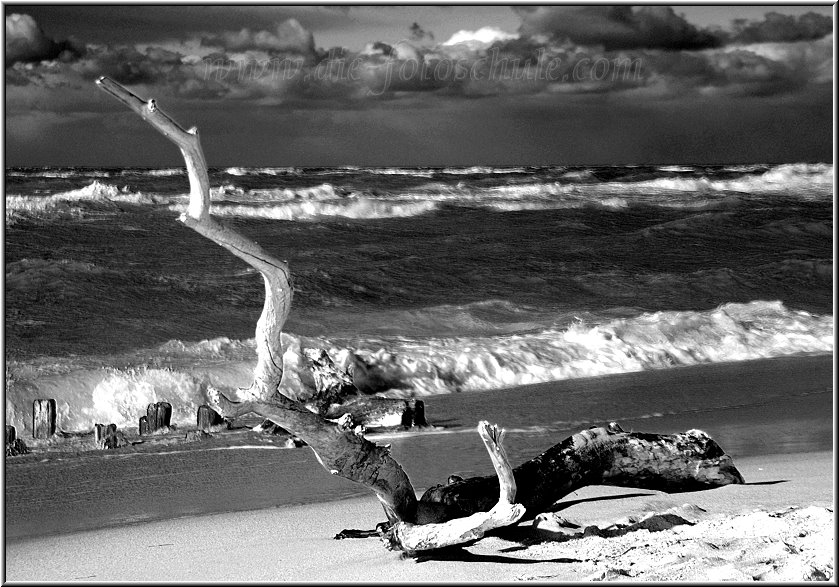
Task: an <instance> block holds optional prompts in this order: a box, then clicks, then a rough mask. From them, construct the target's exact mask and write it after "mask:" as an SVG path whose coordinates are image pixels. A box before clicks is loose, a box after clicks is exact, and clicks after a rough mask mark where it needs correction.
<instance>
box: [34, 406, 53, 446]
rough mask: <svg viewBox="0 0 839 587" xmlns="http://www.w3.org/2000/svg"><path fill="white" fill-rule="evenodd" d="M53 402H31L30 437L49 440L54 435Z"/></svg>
mask: <svg viewBox="0 0 839 587" xmlns="http://www.w3.org/2000/svg"><path fill="white" fill-rule="evenodd" d="M55 418H56V413H55V400H54V399H36V400H35V401H34V402H32V437H33V438H51V437H52V436H53V435H54V434H55Z"/></svg>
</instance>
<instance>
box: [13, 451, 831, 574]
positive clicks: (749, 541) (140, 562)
mask: <svg viewBox="0 0 839 587" xmlns="http://www.w3.org/2000/svg"><path fill="white" fill-rule="evenodd" d="M832 461H833V459H832V455H831V454H830V453H825V452H821V453H810V454H786V455H771V456H764V457H750V458H745V459H742V460H740V461H738V462H737V465H738V466H739V468H740V470H741V472H742V473H743V475H744V477H745V479H746V481H747V483H746V485H739V486H728V487H723V488H720V489H715V490H710V491H701V492H692V493H681V494H674V495H668V494H664V493H659V492H655V491H647V490H644V491H640V490H628V489H621V488H609V487H589V488H585V489H584V490H581V491H578V492H575V493H574V494H572V495H569V496H568V497H566V498H565V499H563V500H562V501H561V502H560V506H559V511H558V512H557V515H560V516H561V517H562V518H564V519H565V520H568V521H570V522H573V523H575V524H577V525H579V526H581V527H582V528H585V527H586V526H590V525H596V526H597V527H598V528H601V529H605V528H607V527H609V526H610V525H612V524H614V523H615V522H619V521H620V520H621V519H622V518H626V517H628V516H633V515H634V516H638V517H641V516H642V515H643V513H645V512H648V511H656V512H665V511H666V510H668V509H670V508H672V507H674V506H683V505H684V504H690V505H691V506H696V507H693V508H683V509H682V510H681V512H682V517H683V518H684V519H686V520H688V521H690V522H696V523H695V525H689V524H681V525H677V526H674V527H673V528H671V529H665V530H662V531H658V532H650V531H649V530H648V529H641V530H637V531H634V532H628V533H627V534H625V535H623V536H618V537H613V538H603V537H599V536H587V537H582V538H571V539H566V540H562V538H561V536H560V535H559V534H555V535H553V536H551V532H550V530H543V531H542V532H539V531H537V530H536V528H534V523H533V521H532V520H525V521H523V522H521V523H520V524H519V525H518V526H517V527H515V528H511V529H509V530H506V531H504V532H501V533H500V534H498V535H497V536H492V537H488V538H485V539H484V540H482V541H480V542H478V543H476V544H474V545H472V546H468V547H465V548H463V549H458V550H455V551H452V552H447V553H444V554H440V555H439V556H435V555H432V556H427V557H420V558H418V559H409V558H405V557H403V556H401V555H400V554H398V553H395V552H389V551H387V550H386V549H385V548H384V545H383V544H382V543H381V542H380V541H379V540H378V539H377V538H365V539H347V540H341V541H336V540H333V538H332V537H333V535H334V534H335V533H336V532H338V531H340V530H341V529H344V528H368V529H369V528H372V527H373V526H374V525H375V524H376V523H377V522H379V521H381V519H382V518H383V516H382V512H381V508H380V507H379V505H378V503H377V501H376V500H375V498H373V497H372V496H371V497H366V498H360V499H351V500H344V501H338V502H331V503H323V504H314V505H306V506H291V507H283V508H274V509H268V510H260V511H250V512H237V513H228V514H218V515H210V516H200V517H188V518H180V519H174V520H167V521H158V522H151V523H144V524H136V525H131V526H125V527H121V528H109V529H103V530H99V531H91V532H81V533H74V534H66V535H61V536H54V537H46V538H36V539H27V540H19V541H13V542H10V543H8V544H7V547H6V579H7V580H8V581H74V580H84V581H118V580H129V581H310V580H311V581H341V582H346V581H365V582H366V581H390V582H392V581H483V582H486V581H515V580H546V581H567V580H572V581H573V580H586V579H593V578H606V579H627V580H632V579H635V580H646V579H650V580H662V579H664V580H690V581H699V580H732V579H733V580H751V579H753V578H762V579H779V580H802V579H805V578H812V579H825V578H830V577H832V576H833V564H834V559H833V544H834V542H833V540H834V539H833V521H834V513H833V495H834V493H833V465H832ZM699 508H701V509H699ZM702 510H704V511H702ZM690 518H694V519H690ZM542 525H543V526H544V524H542Z"/></svg>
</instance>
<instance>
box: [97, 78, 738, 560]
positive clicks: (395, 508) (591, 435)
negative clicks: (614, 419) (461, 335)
mask: <svg viewBox="0 0 839 587" xmlns="http://www.w3.org/2000/svg"><path fill="white" fill-rule="evenodd" d="M96 83H97V84H98V85H99V87H100V88H102V89H103V90H105V91H106V92H108V93H109V94H111V95H112V96H114V97H115V98H116V99H117V100H119V101H120V102H122V103H123V104H124V105H126V106H128V107H129V108H131V109H132V110H134V111H135V112H136V113H137V114H139V115H140V116H141V117H142V118H143V119H144V120H146V121H147V122H148V123H149V124H151V125H152V126H153V127H154V128H155V129H157V130H158V131H159V132H161V133H162V134H163V135H164V136H166V137H167V138H168V139H169V140H171V141H172V142H174V143H175V144H176V145H177V146H178V147H179V148H180V150H181V153H182V155H183V157H184V160H185V161H186V167H187V172H188V176H189V183H190V196H189V206H188V208H187V212H186V213H184V214H182V215H181V216H180V221H181V222H183V223H184V224H185V225H186V226H188V227H189V228H191V229H193V230H195V231H196V232H198V233H199V234H201V235H203V236H205V237H207V238H208V239H210V240H211V241H213V242H215V243H216V244H218V245H220V246H222V247H224V248H225V249H227V250H228V251H230V252H231V253H232V254H234V255H236V256H237V257H239V258H240V259H242V260H243V261H245V262H246V263H247V264H249V265H250V266H251V267H253V268H255V269H256V270H258V271H259V273H260V274H261V275H262V278H263V280H264V283H265V303H264V306H263V309H262V314H261V316H260V318H259V320H258V321H257V325H256V349H257V365H256V367H255V370H254V379H253V383H252V384H251V386H250V387H248V388H246V389H239V390H236V391H235V392H233V393H235V395H236V397H235V400H234V399H230V398H228V397H227V396H226V395H224V394H222V393H221V392H220V391H219V390H216V389H213V388H210V387H208V388H207V400H208V404H209V405H211V406H212V407H213V409H215V410H216V411H218V412H219V413H220V414H221V415H222V416H224V417H225V418H229V419H235V418H237V417H239V416H242V415H244V414H250V413H256V414H258V415H260V416H262V417H264V418H267V419H269V420H271V421H272V422H275V423H276V424H277V425H279V426H281V427H283V428H285V429H286V430H288V431H289V432H291V433H292V434H294V435H296V436H299V437H300V438H301V439H303V440H304V441H305V442H306V443H307V444H308V445H309V446H310V447H311V448H312V449H313V450H314V452H315V455H316V456H317V458H318V460H319V461H320V463H321V464H322V465H323V466H324V468H325V469H326V470H327V471H329V472H330V473H332V474H333V475H340V476H342V477H345V478H347V479H350V480H352V481H356V482H358V483H361V484H363V485H365V486H367V487H368V488H370V489H371V490H372V491H373V492H375V494H376V495H377V497H378V498H379V500H380V501H381V503H382V505H383V507H384V510H385V514H386V515H387V518H388V522H387V523H386V524H384V525H382V526H383V528H382V531H381V534H382V536H383V539H384V540H385V542H386V544H388V546H390V547H392V548H399V549H402V550H404V551H406V552H410V553H413V552H420V551H428V550H433V549H438V548H442V547H446V546H453V545H458V544H465V543H469V542H473V541H475V540H478V539H480V538H481V537H482V536H484V534H485V533H486V532H488V531H490V530H493V529H496V528H501V527H504V526H509V525H512V524H514V523H516V522H517V521H518V520H520V519H521V518H522V517H523V516H524V515H525V514H533V515H535V514H537V513H539V512H541V511H544V510H545V509H547V508H548V507H549V506H550V505H551V504H553V503H554V502H556V501H557V500H559V499H560V498H562V497H563V496H565V495H567V494H568V493H570V492H571V491H574V490H575V489H578V488H580V487H583V486H586V485H592V484H611V485H621V486H625V487H638V488H647V489H659V490H662V491H671V492H672V491H680V490H693V489H698V488H710V487H717V486H721V485H727V484H731V483H742V482H743V478H742V476H741V475H740V473H739V472H738V471H737V469H736V468H735V467H734V464H733V462H732V460H731V457H729V456H728V455H727V454H725V453H724V452H723V451H722V449H721V448H720V447H719V446H718V445H717V444H716V442H714V441H713V440H712V439H711V438H710V437H709V436H708V435H707V434H705V433H704V432H701V431H698V430H691V431H688V432H686V433H683V434H674V435H659V434H642V433H627V432H624V431H623V430H621V429H620V427H619V426H618V425H617V424H614V423H612V424H610V425H609V426H607V427H601V428H592V429H589V430H584V431H582V432H579V433H577V434H574V435H573V436H571V437H569V438H567V439H566V440H564V441H562V442H561V443H559V444H557V445H556V446H554V447H553V448H551V449H549V450H548V451H546V452H545V453H543V454H542V455H540V456H538V457H536V458H534V459H532V460H530V461H528V462H526V463H524V464H522V465H521V466H519V467H517V468H515V469H513V468H512V467H511V466H510V463H509V462H508V460H507V457H506V454H505V452H504V447H503V444H502V442H503V437H504V431H503V430H500V429H499V428H498V427H497V426H495V425H491V424H489V423H487V422H483V421H482V422H480V423H479V424H478V433H479V435H480V437H481V439H482V440H483V442H484V444H485V446H486V448H487V452H488V453H489V456H490V459H491V461H492V463H493V465H494V467H495V471H496V475H495V476H491V477H476V478H471V479H465V480H459V479H455V480H453V482H451V483H448V484H446V485H441V486H437V487H433V488H431V489H429V490H428V491H426V492H425V494H424V495H423V496H422V498H421V499H419V500H418V499H417V497H416V493H415V491H414V488H413V486H412V485H411V482H410V480H409V479H408V476H407V475H406V474H405V471H404V470H403V469H402V467H401V466H400V464H399V463H398V462H396V460H394V459H393V457H392V456H391V454H390V451H389V449H388V447H386V446H379V445H377V444H374V443H373V442H370V441H369V440H367V439H366V438H365V437H364V436H363V433H362V430H361V429H360V428H358V427H356V426H355V425H354V423H353V421H352V420H353V419H352V417H349V416H347V417H341V418H339V419H338V421H337V422H336V421H334V420H330V419H327V418H326V416H327V415H330V416H335V415H337V413H336V412H335V410H332V411H330V413H329V414H327V413H326V412H327V410H324V409H321V408H320V407H315V408H312V406H311V405H309V406H307V405H305V404H304V403H303V402H301V401H298V400H297V399H296V398H294V397H293V396H292V397H287V396H286V395H284V388H283V361H282V357H283V352H282V346H281V336H280V334H281V330H282V327H283V324H284V323H285V320H286V318H287V317H288V314H289V310H290V308H291V300H292V292H293V289H292V284H291V277H290V273H289V268H288V264H287V263H286V262H285V261H281V260H279V259H277V258H276V257H275V256H274V255H272V254H270V253H268V252H267V251H265V250H264V249H263V248H262V247H260V246H259V245H258V244H257V243H255V242H254V241H252V240H250V239H248V238H246V237H245V236H243V235H241V234H239V233H238V232H236V231H234V230H232V229H230V228H228V227H226V226H224V225H222V224H220V223H219V222H217V221H216V220H215V219H213V218H212V217H211V216H210V184H209V176H208V172H207V164H206V162H205V160H204V154H203V151H202V149H201V145H200V141H199V137H198V130H197V129H196V128H194V127H193V128H191V129H189V130H184V129H183V128H182V127H181V126H180V125H178V123H176V122H175V121H174V120H173V119H172V118H170V117H169V116H167V115H166V114H165V113H164V112H162V111H161V110H160V108H159V107H158V106H157V104H156V102H155V101H154V100H148V101H145V100H142V99H140V98H139V97H137V96H136V95H135V94H133V93H132V92H130V91H129V90H127V89H126V88H124V87H123V86H121V85H120V84H118V83H116V82H114V81H113V80H111V79H108V78H105V77H102V78H100V79H99V80H97V82H96ZM335 379H336V387H332V388H330V387H329V385H324V386H323V388H322V389H321V393H322V394H323V395H324V396H325V399H326V400H327V401H326V404H328V405H340V404H341V403H342V402H343V401H344V400H346V398H347V396H348V395H351V393H350V392H351V391H352V390H348V389H347V385H346V381H342V378H341V377H340V375H337V376H336V377H335ZM290 395H292V394H290ZM326 404H324V403H321V404H320V405H321V406H323V405H326ZM339 411H340V410H339Z"/></svg>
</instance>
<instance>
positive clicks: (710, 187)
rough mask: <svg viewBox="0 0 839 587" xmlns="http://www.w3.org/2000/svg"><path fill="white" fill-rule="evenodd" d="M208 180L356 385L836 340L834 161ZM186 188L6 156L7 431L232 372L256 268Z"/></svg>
mask: <svg viewBox="0 0 839 587" xmlns="http://www.w3.org/2000/svg"><path fill="white" fill-rule="evenodd" d="M210 180H211V185H212V198H213V210H212V213H213V214H215V215H216V216H218V217H219V218H220V219H221V221H222V222H225V223H228V224H230V225H231V226H233V227H235V228H236V229H237V230H239V231H240V232H242V233H244V234H245V235H247V236H249V237H250V238H253V239H254V240H256V241H257V242H259V243H260V244H261V245H262V246H263V247H264V248H266V249H268V250H269V251H271V252H272V253H274V254H275V255H276V256H278V257H279V258H282V259H286V260H287V261H288V262H289V264H290V268H291V272H292V275H293V279H294V287H295V293H294V302H293V305H292V311H291V316H290V318H289V320H288V322H287V323H286V325H285V331H286V339H285V341H286V343H287V348H288V349H289V351H288V352H287V357H286V359H287V360H288V361H289V365H291V364H292V363H293V362H294V361H293V359H294V357H293V356H292V355H293V354H294V352H295V350H296V349H298V348H300V347H312V346H321V347H324V348H327V349H328V350H329V351H330V354H331V355H332V356H333V357H334V358H335V359H336V361H337V362H338V363H339V364H342V365H349V364H350V363H353V364H356V365H363V367H364V368H363V371H364V372H365V373H366V377H364V378H363V380H361V379H360V380H359V383H360V387H362V388H363V389H364V390H365V391H368V392H371V393H373V392H376V393H381V394H383V395H388V396H391V397H409V396H417V397H419V396H430V395H437V394H453V393H488V392H492V391H493V390H499V389H503V388H510V387H514V386H518V385H524V384H531V383H541V382H550V381H557V380H569V379H579V378H583V377H591V376H599V375H608V374H617V373H628V372H636V371H645V370H659V369H674V368H678V367H683V366H688V365H700V364H710V363H723V362H731V361H744V360H750V359H762V358H772V357H781V356H791V355H819V354H830V353H832V352H833V346H834V343H833V338H834V321H833V314H832V311H833V310H832V307H833V294H832V280H833V252H832V249H833V237H832V235H833V219H832V218H833V182H834V173H833V166H832V165H830V164H804V163H800V164H788V165H776V166H770V165H751V166H723V165H720V166H700V167H696V166H620V167H507V168H494V167H471V168H434V169H431V168H429V169H398V168H356V167H342V168H287V167H276V168H240V167H231V168H218V169H211V173H210ZM188 191H189V188H188V180H187V177H186V175H185V172H184V170H183V169H181V168H171V169H113V168H109V169H91V168H11V169H6V172H5V198H6V199H5V203H6V217H5V291H4V294H5V303H4V305H5V358H6V379H5V391H6V393H5V398H6V421H7V423H10V424H13V425H15V426H17V427H18V429H19V430H30V429H31V406H32V400H33V399H35V398H45V397H51V398H55V399H56V400H57V403H58V411H59V426H60V427H61V428H62V429H64V430H68V431H72V430H89V429H90V428H92V426H93V424H94V423H97V422H100V423H110V422H113V423H115V424H117V425H118V426H120V427H130V428H134V427H136V424H137V420H138V418H139V417H140V415H142V414H143V413H144V410H145V406H146V405H147V404H148V403H150V402H154V401H169V402H170V403H172V405H173V409H174V413H173V421H174V422H176V423H179V424H192V423H193V422H194V419H195V411H196V409H197V406H199V405H201V404H202V403H204V401H205V396H204V393H205V392H204V390H205V389H206V386H207V385H213V386H215V387H220V388H233V387H237V386H246V385H247V384H249V382H250V373H251V369H252V368H253V365H254V364H255V356H254V344H253V338H252V337H253V330H254V325H255V323H256V320H257V318H258V316H259V314H260V311H261V308H262V302H263V284H262V280H261V278H260V276H259V275H258V274H257V273H256V272H254V271H253V270H252V269H250V268H249V267H248V266H247V265H245V264H244V263H243V262H241V261H240V260H238V259H237V258H235V257H233V256H231V255H230V254H228V253H227V252H226V251H225V250H223V249H221V248H220V247H218V246H216V245H215V244H213V243H211V242H210V241H207V240H206V239H204V238H203V237H201V236H199V235H197V234H196V233H194V232H192V231H191V230H189V229H188V228H186V227H184V226H183V225H181V224H180V223H179V222H177V221H176V219H177V217H178V215H179V214H180V213H181V212H184V211H185V210H186V205H187V199H188V196H187V193H188ZM702 401H703V398H684V400H683V401H682V402H681V403H680V405H681V406H683V409H684V410H685V411H686V413H687V412H689V411H690V410H693V409H696V406H697V405H699V404H701V403H702ZM652 403H654V401H653V400H651V404H652ZM642 411H643V410H642ZM476 417H480V415H477V416H476ZM429 418H431V419H432V420H433V413H429ZM581 418H582V419H583V420H585V417H584V416H581ZM24 434H25V433H23V434H21V435H22V436H23V435H24Z"/></svg>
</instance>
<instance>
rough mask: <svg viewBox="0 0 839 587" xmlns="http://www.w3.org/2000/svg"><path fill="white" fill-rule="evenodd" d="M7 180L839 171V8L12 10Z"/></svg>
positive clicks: (90, 7)
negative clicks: (190, 157) (667, 166)
mask: <svg viewBox="0 0 839 587" xmlns="http://www.w3.org/2000/svg"><path fill="white" fill-rule="evenodd" d="M5 17H6V36H5V41H6V57H5V83H4V88H5V105H6V112H5V119H4V122H5V142H6V144H5V147H6V148H5V162H6V165H10V166H20V165H33V166H36V165H90V166H111V165H113V166H124V165H136V166H168V165H180V164H181V159H180V154H179V153H178V151H177V149H176V148H175V147H174V146H173V145H171V144H169V143H168V142H167V141H166V140H165V139H163V138H162V137H160V136H158V135H157V134H156V133H155V131H153V130H152V129H151V128H150V127H147V125H146V124H145V123H144V122H143V121H142V120H140V119H139V117H137V116H136V115H135V114H133V113H131V112H129V111H128V110H126V109H124V108H123V107H122V106H120V105H119V104H118V103H117V102H116V101H115V100H113V98H111V97H109V96H107V95H105V94H104V93H103V92H101V91H99V90H97V88H96V87H95V85H94V83H93V82H94V80H95V79H96V78H97V77H98V76H100V75H108V76H110V77H112V78H113V79H115V80H117V81H119V82H120V83H123V84H125V85H126V86H128V87H129V88H131V89H132V90H133V91H134V92H136V93H137V94H138V95H140V96H141V97H144V98H150V97H154V98H156V99H157V101H158V103H159V104H160V105H161V107H162V108H163V109H164V110H166V111H167V112H169V113H170V114H171V115H172V116H174V117H175V118H176V119H177V120H179V121H180V122H181V123H182V124H184V125H185V126H191V125H193V124H195V125H197V126H198V127H199V128H200V129H201V134H202V142H203V146H204V150H205V152H206V155H207V159H208V163H209V164H210V165H212V166H223V165H242V166H261V165H265V166H282V165H290V166H291V165H294V166H307V165H308V166H325V165H400V166H415V165H421V166H424V165H475V164H501V165H504V164H508V165H513V164H525V165H528V164H530V165H538V164H620V163H749V162H793V161H831V160H832V126H833V116H832V98H833V90H832V83H833V60H832V54H833V7H832V6H830V5H826V6H777V5H773V6H758V5H748V6H732V7H727V6H675V7H673V8H670V7H667V6H660V5H657V6H643V7H632V6H629V5H618V6H601V5H597V6H593V5H589V6H541V7H533V6H513V7H507V6H497V5H496V6H453V7H450V6H385V5H379V6H366V7H365V6H339V7H319V6H311V5H307V6H245V7H233V6H223V5H211V6H189V5H181V6H132V5H121V6H101V5H87V6H70V5H57V6H26V5H13V4H12V5H10V4H6V5H5Z"/></svg>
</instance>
